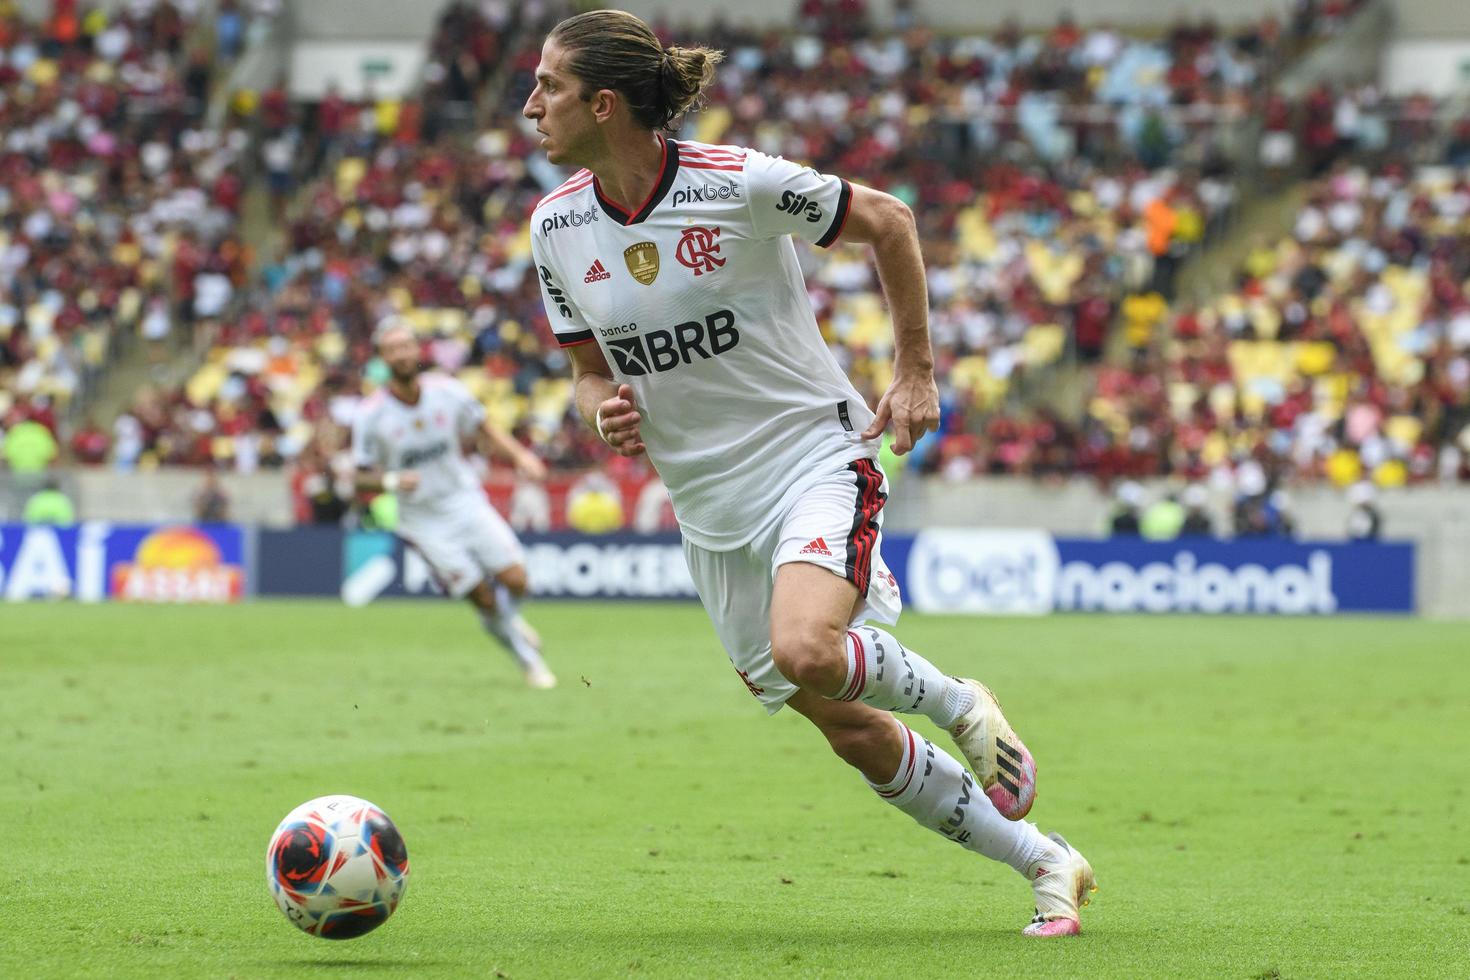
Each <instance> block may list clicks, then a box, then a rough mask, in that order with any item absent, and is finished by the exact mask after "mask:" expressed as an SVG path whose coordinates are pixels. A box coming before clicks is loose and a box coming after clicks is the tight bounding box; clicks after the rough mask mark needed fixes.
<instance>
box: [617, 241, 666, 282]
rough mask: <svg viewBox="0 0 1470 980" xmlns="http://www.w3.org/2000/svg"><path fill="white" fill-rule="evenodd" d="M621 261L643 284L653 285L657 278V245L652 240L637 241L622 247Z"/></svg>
mask: <svg viewBox="0 0 1470 980" xmlns="http://www.w3.org/2000/svg"><path fill="white" fill-rule="evenodd" d="M623 261H624V262H626V263H628V271H629V272H631V273H632V274H633V278H634V279H637V280H638V281H639V282H641V283H643V285H645V286H651V285H653V281H654V280H655V279H657V278H658V246H657V245H655V244H654V243H653V242H638V243H637V244H634V245H629V246H628V247H627V248H625V249H623Z"/></svg>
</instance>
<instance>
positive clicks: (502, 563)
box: [460, 503, 556, 688]
mask: <svg viewBox="0 0 1470 980" xmlns="http://www.w3.org/2000/svg"><path fill="white" fill-rule="evenodd" d="M460 533H461V534H462V535H463V538H464V541H465V545H466V547H467V548H468V549H469V551H470V555H471V557H472V558H473V559H474V561H475V563H476V565H477V566H478V567H479V569H480V571H481V572H482V574H483V576H484V579H483V581H482V582H481V586H482V588H481V589H480V590H479V591H478V595H479V600H478V601H476V602H475V605H476V608H477V609H478V611H479V613H480V621H481V623H483V624H484V627H485V631H486V632H487V633H489V634H490V635H491V636H493V637H495V639H496V640H498V641H499V642H500V644H501V645H502V646H504V647H505V648H506V649H507V650H508V651H510V654H511V656H513V657H514V658H515V660H516V663H517V664H519V665H520V668H521V671H522V672H523V673H524V674H525V676H526V683H527V684H529V685H531V686H532V687H538V688H550V687H555V686H556V675H554V674H553V673H552V672H551V670H550V668H548V667H547V666H546V662H545V661H544V660H543V659H542V657H541V637H540V636H539V635H538V634H537V633H536V631H535V630H534V629H532V628H531V626H530V624H529V623H527V622H526V619H525V617H524V616H522V615H521V609H520V604H521V600H522V599H523V598H524V597H525V596H526V593H527V591H528V589H529V579H528V576H527V574H526V552H525V549H524V548H523V547H521V542H520V539H519V538H517V537H516V533H515V531H513V530H511V527H510V525H509V524H507V523H505V520H504V518H502V517H501V516H500V515H499V514H498V513H496V511H495V508H493V507H491V506H490V505H489V503H481V504H480V505H479V506H475V507H473V508H467V509H466V511H465V513H464V515H463V518H462V520H461V528H460Z"/></svg>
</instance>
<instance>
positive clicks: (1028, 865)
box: [786, 690, 1095, 936]
mask: <svg viewBox="0 0 1470 980" xmlns="http://www.w3.org/2000/svg"><path fill="white" fill-rule="evenodd" d="M786 703H787V704H789V705H790V706H791V707H792V708H793V709H794V710H796V711H797V712H799V713H801V714H802V715H803V716H805V717H806V718H807V719H808V720H809V721H811V723H812V724H813V725H815V726H816V728H817V730H818V731H820V732H821V733H822V735H823V736H825V737H826V739H827V742H828V744H829V745H830V746H831V747H832V751H833V752H835V753H837V755H838V756H839V757H840V758H841V759H842V760H843V761H844V762H846V763H848V764H849V765H851V766H852V767H853V768H855V769H857V770H858V771H859V772H860V773H862V774H863V777H864V778H865V779H866V780H867V781H868V785H870V786H872V788H873V790H874V792H876V793H877V794H878V795H879V796H880V797H882V798H883V799H884V800H886V801H888V802H889V803H891V804H893V805H894V806H895V807H897V808H898V809H900V810H902V811H903V812H904V813H906V814H908V815H909V816H910V817H912V818H913V819H914V820H915V821H917V822H918V823H919V824H920V825H921V826H924V827H927V828H928V829H930V830H933V831H935V832H936V833H939V834H942V835H944V836H945V837H947V838H949V839H950V840H952V841H954V842H955V843H957V844H959V845H960V846H961V847H964V848H965V849H967V850H970V851H974V852H976V853H977V854H983V855H984V856H985V857H988V858H991V859H992V860H995V861H999V862H1001V863H1002V864H1005V865H1007V866H1009V867H1011V868H1013V869H1014V870H1015V871H1017V872H1019V873H1020V874H1021V875H1022V876H1024V877H1025V878H1026V880H1027V881H1028V882H1030V883H1031V885H1032V890H1033V892H1034V894H1035V897H1036V916H1035V918H1033V919H1032V922H1031V924H1030V925H1029V926H1027V927H1026V930H1025V931H1026V932H1027V933H1028V934H1029V935H1036V936H1054V935H1072V934H1075V933H1076V932H1078V931H1079V930H1080V924H1079V916H1078V909H1079V907H1080V906H1081V905H1086V904H1087V902H1088V895H1089V893H1090V892H1091V891H1092V890H1093V889H1094V888H1095V883H1094V881H1093V875H1092V868H1091V866H1090V865H1088V863H1087V860H1086V859H1085V858H1083V857H1082V855H1081V854H1079V853H1077V852H1076V851H1074V850H1073V849H1072V848H1070V847H1069V846H1068V845H1067V843H1066V841H1064V840H1062V839H1061V838H1060V837H1058V836H1056V835H1052V836H1050V837H1047V836H1043V835H1042V833H1041V832H1040V831H1039V830H1037V829H1036V827H1035V825H1033V824H1030V823H1027V822H1026V821H1025V820H1008V819H1006V818H1005V817H1003V816H1002V815H1001V814H1000V813H999V812H998V811H997V810H996V809H995V806H994V804H992V803H991V802H990V800H989V798H987V797H986V796H985V794H983V793H981V792H980V791H979V789H978V787H976V785H975V782H974V779H973V778H972V777H971V776H970V773H969V771H968V770H967V769H965V767H964V766H963V765H961V764H960V762H959V760H957V759H955V758H954V757H953V756H951V755H950V754H949V753H947V752H945V751H944V750H943V749H939V748H937V747H936V746H935V745H934V743H932V742H930V741H929V740H928V739H926V738H923V737H922V736H919V735H917V734H915V733H914V732H913V731H912V730H910V729H909V727H908V726H907V725H904V724H903V723H901V722H900V721H898V719H896V718H894V717H893V716H892V715H890V714H888V713H887V712H886V711H881V710H879V709H877V708H872V707H869V706H867V705H865V704H862V703H859V702H852V701H834V700H832V699H830V698H825V697H822V696H821V695H818V694H815V693H813V692H811V691H807V690H800V691H797V692H795V693H794V694H792V695H791V697H790V698H788V699H787V702H786Z"/></svg>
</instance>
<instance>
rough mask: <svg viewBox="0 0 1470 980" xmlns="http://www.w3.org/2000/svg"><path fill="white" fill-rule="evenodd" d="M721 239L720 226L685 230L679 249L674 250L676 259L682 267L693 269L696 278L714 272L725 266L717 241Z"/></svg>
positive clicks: (695, 227) (694, 227)
mask: <svg viewBox="0 0 1470 980" xmlns="http://www.w3.org/2000/svg"><path fill="white" fill-rule="evenodd" d="M719 237H720V228H719V226H718V225H716V226H715V227H713V228H705V227H703V226H702V225H694V226H693V227H690V228H685V229H684V235H683V237H681V238H680V239H679V245H678V247H677V248H675V249H674V258H676V259H678V260H679V264H680V265H682V266H684V267H686V268H689V269H693V270H694V274H695V275H696V276H702V275H704V274H705V273H706V272H714V271H715V269H717V268H719V267H720V266H722V265H724V264H725V260H724V259H722V258H720V245H719V243H718V242H716V241H715V239H716V238H719Z"/></svg>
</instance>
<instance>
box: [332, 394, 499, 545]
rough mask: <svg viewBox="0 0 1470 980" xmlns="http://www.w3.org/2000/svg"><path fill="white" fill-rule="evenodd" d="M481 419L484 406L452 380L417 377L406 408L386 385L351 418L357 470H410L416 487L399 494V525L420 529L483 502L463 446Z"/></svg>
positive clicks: (477, 479)
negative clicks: (414, 392)
mask: <svg viewBox="0 0 1470 980" xmlns="http://www.w3.org/2000/svg"><path fill="white" fill-rule="evenodd" d="M484 421H485V407H484V406H483V405H481V404H480V402H479V401H478V400H477V399H476V398H475V396H474V395H472V394H470V392H469V389H467V388H466V387H465V386H464V385H462V384H460V383H459V382H458V381H456V380H454V379H453V378H450V377H446V376H444V375H442V374H435V373H432V372H428V373H425V374H421V375H419V400H418V404H416V405H406V404H404V403H403V402H401V401H399V400H398V399H397V398H396V397H394V396H393V395H392V394H391V393H390V392H389V391H388V388H387V386H386V385H385V386H383V387H382V388H379V389H378V390H377V391H375V392H373V394H371V395H369V396H368V397H367V398H365V399H364V400H363V402H362V404H361V405H360V406H358V409H357V415H356V417H355V418H354V419H353V420H352V455H353V458H354V459H355V460H356V462H357V465H358V466H377V467H381V468H383V469H384V470H414V471H416V472H417V473H418V474H419V485H418V487H417V489H415V490H414V491H413V492H412V493H405V492H403V491H399V493H398V515H399V521H400V523H402V524H403V525H404V526H406V527H414V526H422V525H424V524H426V523H433V522H435V521H438V520H440V519H443V518H445V517H448V516H450V515H451V514H453V513H454V512H455V510H456V509H457V508H459V507H462V506H463V505H464V504H465V503H466V502H467V501H476V502H480V503H483V502H484V501H485V490H484V488H483V487H482V486H480V480H479V478H478V477H477V476H476V475H475V470H474V468H473V467H472V466H471V465H470V462H469V460H467V459H466V458H465V455H464V447H463V443H464V441H465V440H466V439H470V438H471V437H473V436H474V434H475V432H476V431H477V430H479V428H480V427H481V425H482V424H483V423H484Z"/></svg>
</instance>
